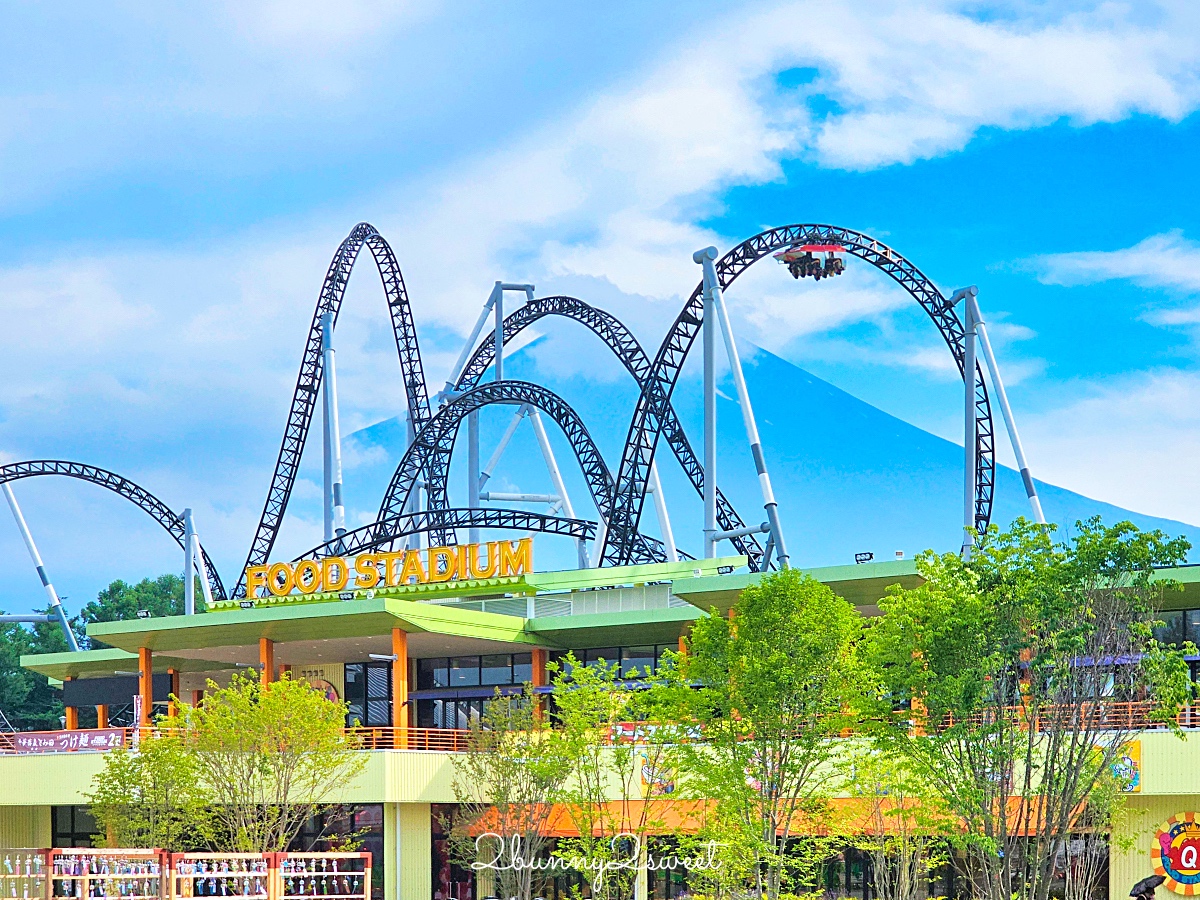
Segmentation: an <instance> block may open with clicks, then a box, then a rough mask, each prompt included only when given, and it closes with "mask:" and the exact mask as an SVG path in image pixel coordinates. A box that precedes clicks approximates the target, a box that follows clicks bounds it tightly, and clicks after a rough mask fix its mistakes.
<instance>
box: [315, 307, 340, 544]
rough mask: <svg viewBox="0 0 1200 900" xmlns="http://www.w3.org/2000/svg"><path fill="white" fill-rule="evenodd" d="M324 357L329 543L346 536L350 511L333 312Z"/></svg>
mask: <svg viewBox="0 0 1200 900" xmlns="http://www.w3.org/2000/svg"><path fill="white" fill-rule="evenodd" d="M321 356H322V367H323V369H324V372H323V373H322V376H321V391H322V394H323V395H324V398H325V406H324V412H325V435H324V441H323V442H322V443H323V447H324V450H325V454H324V455H325V513H326V514H325V540H327V541H331V540H333V539H334V538H335V537H341V536H342V535H343V534H345V533H346V508H345V506H344V504H343V502H342V439H341V434H340V433H339V429H338V409H337V365H336V359H335V354H334V351H333V313H325V314H324V315H323V316H321Z"/></svg>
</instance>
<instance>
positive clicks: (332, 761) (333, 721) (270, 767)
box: [165, 674, 367, 853]
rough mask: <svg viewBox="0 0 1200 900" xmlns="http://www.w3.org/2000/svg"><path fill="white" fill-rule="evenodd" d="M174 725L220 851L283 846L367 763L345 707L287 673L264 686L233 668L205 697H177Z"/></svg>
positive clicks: (170, 723)
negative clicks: (347, 728)
mask: <svg viewBox="0 0 1200 900" xmlns="http://www.w3.org/2000/svg"><path fill="white" fill-rule="evenodd" d="M176 705H177V707H178V709H179V713H178V717H177V719H174V720H166V721H165V725H166V726H167V727H174V728H179V729H180V730H181V734H182V740H183V741H184V743H185V745H186V746H187V747H188V748H189V750H191V751H192V753H193V755H194V756H195V759H196V765H197V767H198V771H199V772H200V776H201V779H202V781H203V783H204V784H205V786H206V788H207V790H208V792H209V793H210V795H211V797H212V803H213V806H212V812H213V832H214V837H213V840H214V842H215V843H216V844H217V846H218V847H219V849H222V850H232V851H239V852H241V851H244V852H253V853H266V852H271V851H281V850H286V849H287V847H288V845H289V844H290V843H291V841H292V839H293V838H294V837H295V836H296V835H297V834H298V833H299V832H300V829H301V828H302V827H303V825H304V823H305V822H306V821H307V820H308V819H310V818H312V817H313V816H315V815H318V814H320V813H322V812H324V811H325V810H326V809H327V808H328V804H327V798H328V796H329V795H330V793H331V792H332V791H333V789H334V788H335V787H343V786H344V785H345V782H347V781H349V780H350V779H353V778H354V777H356V776H357V775H358V774H359V773H360V772H361V771H362V768H363V766H365V765H366V761H367V760H366V755H365V754H363V753H360V752H357V749H356V747H355V745H354V744H352V743H351V742H350V741H349V740H348V739H347V737H346V735H345V733H344V731H343V725H344V724H345V720H346V704H345V703H334V702H331V701H330V700H327V699H326V698H325V696H324V694H322V693H321V692H320V691H318V690H316V689H314V688H312V687H310V686H309V685H308V684H307V683H306V682H304V681H298V680H293V679H291V678H290V677H285V678H282V679H280V680H279V681H275V682H272V683H270V684H268V685H266V686H265V687H264V686H262V685H260V684H259V682H258V680H257V679H256V678H255V677H253V676H252V675H241V674H235V675H234V677H233V678H232V679H231V681H230V683H229V686H228V687H220V686H218V685H217V684H216V683H214V682H212V681H210V682H209V683H208V688H207V690H206V691H205V697H204V702H203V703H202V704H201V705H200V706H198V707H193V706H190V705H188V704H186V703H180V702H177V704H176Z"/></svg>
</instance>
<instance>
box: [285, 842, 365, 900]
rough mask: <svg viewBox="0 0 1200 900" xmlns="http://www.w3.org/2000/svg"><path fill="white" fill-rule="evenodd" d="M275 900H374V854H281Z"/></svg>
mask: <svg viewBox="0 0 1200 900" xmlns="http://www.w3.org/2000/svg"><path fill="white" fill-rule="evenodd" d="M277 865H278V870H279V875H278V879H279V880H278V882H277V886H278V892H277V894H276V898H275V900H370V898H371V854H370V853H280V854H279V855H278V862H277Z"/></svg>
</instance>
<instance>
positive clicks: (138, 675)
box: [113, 669, 142, 678]
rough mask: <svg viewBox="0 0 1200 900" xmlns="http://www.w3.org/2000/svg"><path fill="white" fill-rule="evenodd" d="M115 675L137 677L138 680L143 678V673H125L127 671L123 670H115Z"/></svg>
mask: <svg viewBox="0 0 1200 900" xmlns="http://www.w3.org/2000/svg"><path fill="white" fill-rule="evenodd" d="M113 674H114V675H133V676H135V677H137V678H141V677H142V673H141V672H127V671H125V670H123V669H114V670H113Z"/></svg>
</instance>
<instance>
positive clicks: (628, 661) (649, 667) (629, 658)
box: [621, 645, 654, 678]
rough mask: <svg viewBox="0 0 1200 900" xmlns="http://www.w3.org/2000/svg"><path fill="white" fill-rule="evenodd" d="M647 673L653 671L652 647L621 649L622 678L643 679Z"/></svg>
mask: <svg viewBox="0 0 1200 900" xmlns="http://www.w3.org/2000/svg"><path fill="white" fill-rule="evenodd" d="M648 671H649V672H652V671H654V646H653V645H650V646H643V647H623V648H622V649H621V677H622V678H645V677H646V673H647V672H648Z"/></svg>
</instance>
